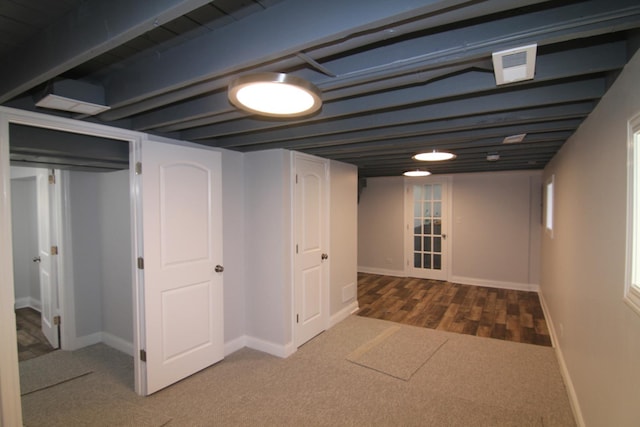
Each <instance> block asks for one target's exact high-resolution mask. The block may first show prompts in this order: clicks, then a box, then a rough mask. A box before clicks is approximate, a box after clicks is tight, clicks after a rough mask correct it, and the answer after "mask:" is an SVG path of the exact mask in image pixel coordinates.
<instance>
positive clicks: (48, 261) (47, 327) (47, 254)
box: [36, 169, 60, 348]
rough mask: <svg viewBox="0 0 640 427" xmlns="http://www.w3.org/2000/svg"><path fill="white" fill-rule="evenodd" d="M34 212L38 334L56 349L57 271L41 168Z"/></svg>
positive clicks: (45, 175) (45, 173)
mask: <svg viewBox="0 0 640 427" xmlns="http://www.w3.org/2000/svg"><path fill="white" fill-rule="evenodd" d="M36 179H37V181H36V188H37V208H36V209H37V211H38V215H37V216H38V257H37V258H36V260H37V262H38V269H39V273H40V302H41V304H42V308H41V311H40V317H41V319H42V333H43V334H44V336H45V337H46V338H47V341H49V343H50V344H51V345H52V346H53V347H54V348H58V347H59V346H60V345H59V344H60V343H59V334H58V325H56V324H55V322H54V318H55V316H56V310H57V295H58V294H57V274H56V265H55V260H54V258H53V257H52V256H51V220H50V218H51V204H50V201H51V197H50V193H49V189H50V185H51V184H50V183H49V174H48V171H47V170H45V169H41V170H39V171H38V174H37V177H36Z"/></svg>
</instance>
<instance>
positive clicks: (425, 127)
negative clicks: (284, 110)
mask: <svg viewBox="0 0 640 427" xmlns="http://www.w3.org/2000/svg"><path fill="white" fill-rule="evenodd" d="M593 106H594V102H593V101H585V102H578V103H574V104H562V105H554V106H544V107H537V108H524V109H521V110H512V111H508V112H499V113H492V114H477V115H471V116H465V117H459V118H449V119H444V120H430V121H425V122H421V123H411V124H406V125H402V126H401V129H400V130H398V129H392V128H387V129H365V130H361V131H356V132H348V133H344V134H342V133H341V134H335V135H323V136H319V137H308V138H303V139H299V140H296V142H295V143H296V146H297V147H300V148H301V149H305V150H309V152H311V153H313V152H314V150H313V147H331V146H338V145H339V146H343V147H344V148H348V146H349V145H351V144H366V143H368V142H370V143H371V144H375V142H376V141H380V140H384V139H386V138H388V135H389V134H393V135H394V136H395V137H398V138H402V137H409V136H413V135H432V134H436V133H438V132H452V131H455V130H468V129H484V128H488V127H494V126H510V125H524V124H527V123H536V122H541V121H545V120H567V119H584V118H585V117H587V116H588V115H589V113H591V110H593Z"/></svg>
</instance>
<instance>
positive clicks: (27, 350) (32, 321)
mask: <svg viewBox="0 0 640 427" xmlns="http://www.w3.org/2000/svg"><path fill="white" fill-rule="evenodd" d="M40 322H41V321H40V313H39V312H37V311H36V310H34V309H32V308H19V309H17V310H16V329H17V330H16V332H17V335H18V360H19V361H21V362H22V361H24V360H29V359H33V358H35V357H38V356H42V355H45V354H47V353H50V352H52V351H53V350H55V349H54V348H53V347H52V346H51V345H50V344H49V342H48V341H47V339H46V338H45V337H44V335H43V334H42V329H41V323H40Z"/></svg>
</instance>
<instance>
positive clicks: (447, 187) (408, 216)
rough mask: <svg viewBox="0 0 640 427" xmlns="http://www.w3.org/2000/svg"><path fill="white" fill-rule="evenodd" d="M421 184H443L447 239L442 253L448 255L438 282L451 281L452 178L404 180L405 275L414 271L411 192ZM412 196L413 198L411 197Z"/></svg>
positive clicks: (432, 177)
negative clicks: (413, 187)
mask: <svg viewBox="0 0 640 427" xmlns="http://www.w3.org/2000/svg"><path fill="white" fill-rule="evenodd" d="M421 184H442V185H443V187H442V198H443V205H442V219H443V225H442V234H443V235H445V234H446V236H447V237H446V238H445V239H442V252H443V253H445V254H446V257H443V265H442V277H441V278H438V279H436V280H446V281H449V280H451V264H452V257H451V247H452V245H451V241H452V231H453V227H452V223H451V222H452V218H453V200H452V197H451V195H452V194H453V189H452V186H453V184H452V180H451V177H450V176H438V175H436V176H428V177H417V178H416V177H414V178H405V179H404V222H405V227H404V259H405V263H404V274H405V276H407V277H409V276H410V273H411V271H412V267H411V263H413V233H411V231H412V230H413V192H412V191H410V190H411V187H412V186H413V185H421ZM409 196H411V197H409Z"/></svg>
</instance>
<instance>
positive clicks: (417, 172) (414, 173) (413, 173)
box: [403, 169, 431, 176]
mask: <svg viewBox="0 0 640 427" xmlns="http://www.w3.org/2000/svg"><path fill="white" fill-rule="evenodd" d="M403 175H404V176H429V175H431V172H429V171H423V170H420V169H417V170H414V171H406V172H405V173H403Z"/></svg>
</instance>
